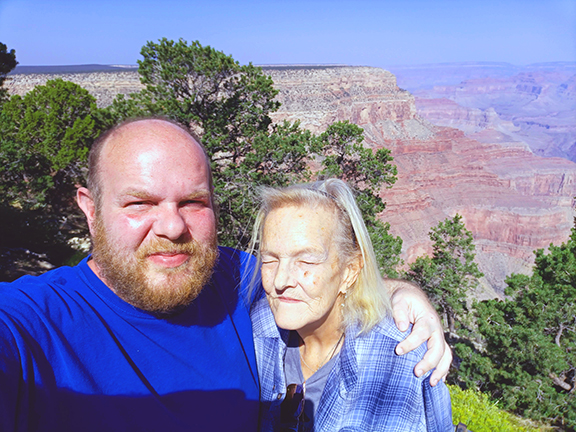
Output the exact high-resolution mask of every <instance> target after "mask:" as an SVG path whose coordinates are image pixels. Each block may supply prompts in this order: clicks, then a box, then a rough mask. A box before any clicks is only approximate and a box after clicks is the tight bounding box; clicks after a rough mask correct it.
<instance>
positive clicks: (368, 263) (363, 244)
mask: <svg viewBox="0 0 576 432" xmlns="http://www.w3.org/2000/svg"><path fill="white" fill-rule="evenodd" d="M260 199H261V205H260V210H259V212H258V215H257V217H256V221H255V223H254V229H253V233H252V242H251V252H252V253H255V252H256V257H257V260H258V261H257V268H259V267H260V266H261V264H262V259H261V256H260V252H259V245H260V243H261V241H262V234H263V229H264V222H265V220H266V217H267V216H268V214H270V212H271V211H273V210H275V209H279V208H283V207H289V206H292V207H309V208H311V209H314V208H317V207H319V206H322V207H324V208H325V209H327V210H329V211H334V212H335V215H336V228H335V233H334V242H335V244H336V247H337V249H338V255H339V258H340V263H341V264H342V265H348V263H350V262H351V261H352V260H353V259H356V258H358V255H361V258H362V264H363V265H362V268H361V270H360V272H359V274H358V278H357V279H356V282H355V283H354V284H353V285H352V286H351V287H350V288H349V289H348V291H347V297H346V299H345V301H344V307H343V311H342V314H343V321H342V324H343V327H347V326H349V325H351V324H358V325H359V326H360V333H364V332H367V331H369V330H370V329H372V327H374V326H375V325H376V324H377V323H378V322H380V321H381V320H382V319H383V318H384V317H385V316H386V315H387V314H388V313H389V312H390V309H391V306H390V295H389V293H388V290H387V289H386V287H385V285H384V280H383V279H382V276H381V275H380V272H379V270H378V264H377V261H376V256H375V255H374V248H373V247H372V242H371V241H370V236H369V234H368V230H367V229H366V225H365V224H364V220H363V219H362V214H361V212H360V209H359V208H358V205H357V204H356V200H355V198H354V194H353V193H352V190H351V189H350V187H349V186H348V185H347V184H346V183H345V182H344V181H342V180H339V179H328V180H324V181H318V182H315V183H308V184H299V185H294V186H289V187H286V188H278V189H274V188H261V190H260ZM251 285H252V287H251V290H252V291H253V290H254V285H256V280H255V279H254V280H253V281H252V284H251ZM249 297H251V296H249Z"/></svg>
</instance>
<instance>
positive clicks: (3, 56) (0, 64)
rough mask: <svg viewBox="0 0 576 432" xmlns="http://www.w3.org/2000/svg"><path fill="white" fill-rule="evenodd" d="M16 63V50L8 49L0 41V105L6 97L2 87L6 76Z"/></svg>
mask: <svg viewBox="0 0 576 432" xmlns="http://www.w3.org/2000/svg"><path fill="white" fill-rule="evenodd" d="M17 64H18V62H17V61H16V51H14V50H13V49H11V50H10V51H8V47H7V46H6V45H5V44H3V43H2V42H0V105H1V103H2V101H3V100H4V99H5V98H6V89H4V88H2V86H3V85H4V81H5V80H6V76H7V75H8V74H9V73H10V71H11V70H12V69H14V68H15V67H16V65H17Z"/></svg>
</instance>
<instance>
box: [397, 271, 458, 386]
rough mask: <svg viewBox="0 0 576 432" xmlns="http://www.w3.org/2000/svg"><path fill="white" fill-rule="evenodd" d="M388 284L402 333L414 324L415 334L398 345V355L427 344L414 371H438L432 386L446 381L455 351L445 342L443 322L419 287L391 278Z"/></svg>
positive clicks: (418, 373) (435, 372)
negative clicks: (424, 352) (426, 349)
mask: <svg viewBox="0 0 576 432" xmlns="http://www.w3.org/2000/svg"><path fill="white" fill-rule="evenodd" d="M386 285H387V286H388V289H389V290H390V291H391V293H392V294H391V296H392V315H393V317H394V321H395V322H396V326H397V327H398V329H399V330H400V331H406V330H407V329H408V326H409V324H410V323H412V324H413V326H412V332H411V333H410V335H408V337H407V338H406V339H404V340H403V341H402V342H400V343H399V344H398V345H397V346H396V354H398V355H402V354H405V353H407V352H410V351H412V350H413V349H414V348H417V347H419V346H420V345H421V344H422V343H423V342H425V341H427V346H428V351H426V354H425V355H424V358H423V359H422V360H421V361H420V362H419V363H418V364H417V365H416V367H415V368H414V374H415V375H416V376H422V375H423V374H425V373H426V372H428V371H429V370H431V369H433V368H436V370H435V371H434V372H433V373H432V376H431V377H430V384H431V385H432V386H435V385H436V384H438V382H439V381H440V380H441V379H442V380H444V381H445V380H446V375H448V370H449V369H450V364H451V363H452V351H451V350H450V347H449V346H448V344H447V343H446V341H445V340H444V331H443V329H442V323H441V322H440V318H439V317H438V314H437V313H436V311H435V310H434V307H433V306H432V305H431V304H430V302H429V301H428V297H426V294H424V292H423V291H422V290H421V289H420V288H419V287H418V286H417V285H415V284H412V283H410V282H407V281H402V280H396V279H387V280H386Z"/></svg>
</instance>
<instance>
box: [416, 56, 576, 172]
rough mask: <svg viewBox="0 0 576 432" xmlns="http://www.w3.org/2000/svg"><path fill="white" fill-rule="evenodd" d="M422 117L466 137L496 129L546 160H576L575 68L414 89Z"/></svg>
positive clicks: (536, 70) (573, 65) (533, 71)
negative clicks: (547, 158) (553, 157)
mask: <svg viewBox="0 0 576 432" xmlns="http://www.w3.org/2000/svg"><path fill="white" fill-rule="evenodd" d="M415 95H416V96H417V102H416V105H417V109H418V113H419V115H421V116H422V117H424V118H426V119H428V120H430V121H431V122H433V123H434V124H438V125H443V126H450V127H456V128H458V129H461V130H463V131H465V132H467V133H476V132H478V131H480V130H483V129H495V130H498V131H500V132H502V133H504V134H506V135H508V136H509V137H510V139H511V140H515V141H521V142H525V143H526V144H527V145H528V146H529V147H530V149H531V150H532V151H533V152H534V153H536V154H539V155H542V156H559V157H563V158H566V159H569V160H572V161H576V64H567V65H562V64H560V65H558V67H557V68H552V67H551V66H549V67H548V68H547V69H538V68H532V69H529V70H526V71H523V72H520V73H517V74H515V75H511V76H506V77H494V76H492V77H483V78H475V79H469V80H465V81H462V82H459V83H458V84H451V85H437V86H434V87H432V88H429V89H418V90H415Z"/></svg>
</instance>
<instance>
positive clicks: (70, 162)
mask: <svg viewBox="0 0 576 432" xmlns="http://www.w3.org/2000/svg"><path fill="white" fill-rule="evenodd" d="M96 111H97V108H96V104H95V99H94V98H93V97H92V96H91V95H90V94H89V93H88V92H87V91H86V90H84V89H83V88H82V87H80V86H78V85H76V84H74V83H71V82H67V81H63V80H61V79H56V80H51V81H48V82H47V83H46V85H44V86H37V87H36V88H34V89H33V90H32V91H30V92H29V93H28V94H26V95H25V96H24V97H23V98H22V97H20V96H18V95H14V96H12V97H11V98H10V99H9V100H8V101H6V103H5V104H4V105H3V107H2V111H1V113H0V197H1V198H0V200H1V202H3V203H4V204H5V205H11V206H15V207H16V208H19V209H21V210H25V211H28V210H32V211H33V210H40V211H42V212H43V214H44V215H45V217H46V218H56V219H59V220H60V222H64V220H66V221H68V222H69V221H70V220H71V217H70V215H74V214H75V213H76V206H75V204H74V201H73V199H74V198H73V197H74V192H75V187H76V185H77V184H80V183H82V181H83V177H84V174H85V170H86V159H87V154H88V150H89V148H90V145H91V143H92V141H93V139H94V138H95V137H96V136H97V135H98V133H99V126H98V124H97V122H96V120H95V113H96Z"/></svg>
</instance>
